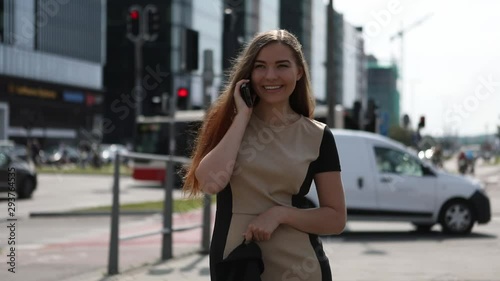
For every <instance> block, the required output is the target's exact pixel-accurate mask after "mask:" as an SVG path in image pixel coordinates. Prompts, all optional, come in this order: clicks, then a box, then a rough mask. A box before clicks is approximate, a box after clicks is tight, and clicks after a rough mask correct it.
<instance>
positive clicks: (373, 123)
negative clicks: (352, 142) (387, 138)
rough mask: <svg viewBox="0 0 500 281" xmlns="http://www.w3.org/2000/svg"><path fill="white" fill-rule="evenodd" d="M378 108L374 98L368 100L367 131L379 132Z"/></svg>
mask: <svg viewBox="0 0 500 281" xmlns="http://www.w3.org/2000/svg"><path fill="white" fill-rule="evenodd" d="M377 108H378V106H377V105H376V104H375V101H374V100H373V99H369V100H368V106H367V111H366V123H365V131H368V132H372V133H375V132H377Z"/></svg>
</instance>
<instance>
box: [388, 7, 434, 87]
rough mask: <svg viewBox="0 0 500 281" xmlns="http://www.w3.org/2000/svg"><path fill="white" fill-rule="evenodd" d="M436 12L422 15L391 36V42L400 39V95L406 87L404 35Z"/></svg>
mask: <svg viewBox="0 0 500 281" xmlns="http://www.w3.org/2000/svg"><path fill="white" fill-rule="evenodd" d="M433 15H434V14H433V13H429V14H427V15H426V16H424V17H422V18H421V19H419V20H417V21H415V22H414V23H412V24H410V25H408V26H407V27H403V28H401V29H400V30H399V31H398V32H396V33H395V34H394V35H392V36H391V37H390V40H391V42H392V41H394V40H396V39H398V38H399V39H400V48H401V50H400V52H401V53H400V54H399V55H400V57H399V79H400V82H401V89H399V91H400V96H403V88H404V84H403V66H404V65H403V62H404V36H405V35H406V33H408V32H409V31H411V30H413V29H414V28H415V27H417V26H419V25H421V24H423V23H424V22H426V21H427V20H429V19H430V18H431V17H432V16H433Z"/></svg>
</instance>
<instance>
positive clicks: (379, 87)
mask: <svg viewBox="0 0 500 281" xmlns="http://www.w3.org/2000/svg"><path fill="white" fill-rule="evenodd" d="M397 79H398V70H397V67H396V66H395V65H393V64H387V63H382V62H379V61H377V60H376V59H375V58H374V57H373V56H372V57H371V58H370V60H369V62H368V87H367V91H368V98H369V99H372V100H373V101H374V102H375V104H376V105H377V107H378V108H377V115H378V118H379V124H380V126H379V129H380V131H382V133H383V132H387V130H388V129H389V128H390V127H391V126H395V125H398V124H399V114H400V104H399V103H400V102H399V92H398V89H397Z"/></svg>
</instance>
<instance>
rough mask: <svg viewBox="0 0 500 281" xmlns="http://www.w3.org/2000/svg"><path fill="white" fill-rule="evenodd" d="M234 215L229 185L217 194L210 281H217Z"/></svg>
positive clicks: (211, 247) (211, 246) (211, 248)
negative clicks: (217, 272) (219, 265)
mask: <svg viewBox="0 0 500 281" xmlns="http://www.w3.org/2000/svg"><path fill="white" fill-rule="evenodd" d="M232 215H233V194H232V192H231V185H230V184H228V185H227V186H226V188H224V189H223V190H222V191H221V192H219V193H217V212H216V213H215V225H214V232H213V235H212V242H211V245H210V280H212V281H217V277H216V272H215V268H216V264H217V263H218V262H220V261H222V258H223V256H224V248H225V246H226V240H227V235H228V233H229V225H230V223H231V218H232Z"/></svg>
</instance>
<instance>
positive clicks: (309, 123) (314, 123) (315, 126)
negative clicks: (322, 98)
mask: <svg viewBox="0 0 500 281" xmlns="http://www.w3.org/2000/svg"><path fill="white" fill-rule="evenodd" d="M302 119H304V122H303V124H304V126H306V127H308V128H309V129H310V130H314V131H317V132H323V131H324V130H325V128H326V127H327V126H326V124H325V123H323V122H320V121H318V120H315V119H312V118H309V117H304V118H302Z"/></svg>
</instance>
